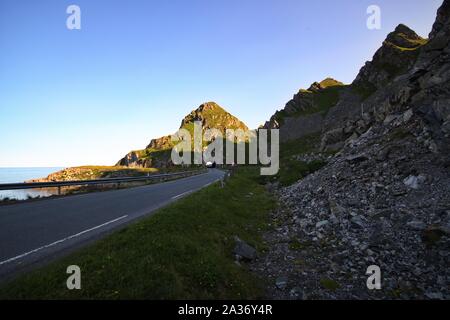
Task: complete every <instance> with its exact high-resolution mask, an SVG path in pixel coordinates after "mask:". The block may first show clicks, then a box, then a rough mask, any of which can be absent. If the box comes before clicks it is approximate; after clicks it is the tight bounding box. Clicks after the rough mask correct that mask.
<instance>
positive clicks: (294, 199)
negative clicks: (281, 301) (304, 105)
mask: <svg viewBox="0 0 450 320" xmlns="http://www.w3.org/2000/svg"><path fill="white" fill-rule="evenodd" d="M294 100H295V98H294ZM288 111H289V110H288ZM308 116H310V115H308ZM302 117H303V119H305V118H306V117H305V116H303V115H302V116H301V117H300V118H302ZM289 118H292V119H296V118H295V116H291V115H290V114H289ZM290 121H291V122H292V121H297V122H298V123H299V124H301V122H300V121H299V120H290ZM289 123H290V122H289V121H285V122H284V123H282V124H279V126H280V128H281V130H283V126H286V125H287V126H289ZM273 125H274V121H273V120H271V121H270V122H269V124H268V126H273ZM317 125H318V126H319V128H316V130H317V132H319V133H320V136H321V144H320V145H318V146H317V149H316V152H320V151H324V150H325V151H326V150H334V151H335V152H336V151H337V153H336V154H335V156H333V157H332V158H331V159H329V162H328V164H327V165H326V166H325V167H323V168H322V169H320V170H318V171H316V172H315V173H313V174H311V175H309V176H307V177H306V178H304V179H302V180H300V181H298V182H296V183H294V184H293V185H291V186H288V187H285V188H277V189H276V191H274V192H276V194H277V195H278V196H279V198H280V204H281V205H280V209H279V210H278V211H277V212H275V213H273V216H272V218H273V225H274V228H273V230H271V231H270V232H268V233H267V234H266V235H265V238H266V241H267V244H268V252H267V254H265V255H263V256H259V258H257V259H256V261H254V262H253V263H252V264H251V268H252V269H253V270H254V271H255V272H257V273H258V274H260V275H262V276H265V277H267V278H268V279H269V280H270V281H269V282H270V283H271V285H270V286H269V288H268V292H267V294H268V296H269V297H272V298H287V299H312V298H316V299H336V298H337V299H381V298H388V299H398V298H400V299H450V269H449V268H448V266H449V265H450V251H449V248H450V238H449V236H450V0H445V1H444V3H443V5H442V6H441V8H440V9H439V11H438V15H437V19H436V23H435V24H434V26H433V29H432V32H431V33H430V35H429V39H428V40H425V39H421V38H420V37H418V36H417V35H416V34H415V33H414V32H413V31H412V30H410V29H409V28H407V27H406V26H404V25H399V26H398V27H397V28H396V30H395V31H394V32H393V33H391V34H389V36H388V37H387V39H386V41H385V42H384V43H383V45H382V47H381V48H380V49H379V50H378V51H377V53H376V54H375V56H374V58H373V60H372V61H371V62H368V63H367V64H366V65H365V66H364V67H363V68H362V69H361V71H360V73H359V74H358V76H357V78H356V79H355V81H354V82H353V83H352V84H351V85H350V86H347V87H344V88H343V89H342V91H341V92H340V93H339V98H338V101H337V102H336V104H335V105H334V106H332V107H331V108H330V109H329V110H328V112H327V114H326V115H322V118H321V119H320V121H317ZM291 129H292V128H291ZM298 130H299V131H301V134H298V135H296V136H293V137H292V136H289V137H287V138H286V137H285V139H286V140H289V139H291V138H294V139H297V138H301V137H304V138H307V136H306V133H304V132H303V131H302V130H304V129H303V128H302V127H299V128H298ZM281 132H283V131H281ZM299 157H300V158H301V157H303V158H314V154H311V155H303V156H299ZM271 188H272V187H271ZM370 265H378V266H379V267H380V268H381V272H382V283H381V284H382V289H381V290H373V291H371V290H368V289H367V287H366V281H367V277H368V276H367V275H366V274H365V273H366V270H367V268H368V267H369V266H370Z"/></svg>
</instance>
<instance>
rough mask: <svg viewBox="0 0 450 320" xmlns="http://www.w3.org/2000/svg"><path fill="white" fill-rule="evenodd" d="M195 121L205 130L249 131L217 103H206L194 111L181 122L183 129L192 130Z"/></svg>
mask: <svg viewBox="0 0 450 320" xmlns="http://www.w3.org/2000/svg"><path fill="white" fill-rule="evenodd" d="M195 121H200V122H201V123H202V127H203V130H205V129H211V128H215V129H218V130H220V131H221V132H225V130H226V129H242V130H248V128H247V126H246V125H245V124H244V123H243V122H242V121H240V120H239V119H238V118H236V117H235V116H233V115H232V114H231V113H229V112H227V111H226V110H225V109H223V108H222V107H221V106H219V105H218V104H217V103H215V102H206V103H203V104H201V105H200V106H199V107H198V108H197V109H195V110H193V111H192V112H191V113H189V114H188V115H187V116H186V117H184V118H183V120H182V121H181V126H180V129H181V128H185V129H188V130H190V129H191V127H192V125H193V123H194V122H195Z"/></svg>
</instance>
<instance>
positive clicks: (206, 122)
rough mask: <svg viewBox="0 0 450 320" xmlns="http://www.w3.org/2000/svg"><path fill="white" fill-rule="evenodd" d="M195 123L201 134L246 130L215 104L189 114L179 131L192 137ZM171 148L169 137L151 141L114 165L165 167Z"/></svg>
mask: <svg viewBox="0 0 450 320" xmlns="http://www.w3.org/2000/svg"><path fill="white" fill-rule="evenodd" d="M196 121H199V122H201V124H202V131H203V132H205V130H207V129H218V130H219V131H220V132H222V134H225V131H226V130H227V129H234V130H236V129H242V130H244V131H247V130H248V128H247V126H246V125H245V124H244V123H243V122H242V121H240V120H239V119H238V118H236V117H235V116H233V115H232V114H230V113H228V112H227V111H226V110H224V109H223V108H222V107H221V106H219V105H218V104H217V103H215V102H206V103H204V104H202V105H200V106H199V107H198V108H197V109H195V110H193V111H192V112H191V113H189V114H188V115H187V116H186V117H184V118H183V120H182V121H181V125H180V129H186V130H188V131H189V132H191V135H192V136H193V128H194V122H196ZM173 146H174V145H173V143H172V137H171V136H170V135H168V136H164V137H161V138H158V139H152V140H151V141H150V143H149V145H148V146H147V147H146V148H145V149H143V150H138V151H131V152H130V153H128V154H127V155H125V157H124V158H122V159H121V160H119V162H118V163H117V164H116V165H117V166H126V167H138V168H150V167H154V168H161V167H167V166H170V165H171V160H170V155H171V150H172V148H173Z"/></svg>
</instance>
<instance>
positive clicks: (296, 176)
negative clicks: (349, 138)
mask: <svg viewBox="0 0 450 320" xmlns="http://www.w3.org/2000/svg"><path fill="white" fill-rule="evenodd" d="M319 145H320V134H312V135H308V136H305V137H302V138H300V139H297V140H292V141H289V142H285V143H282V144H281V145H280V170H279V171H278V173H277V174H276V175H275V176H261V177H260V178H259V180H260V181H261V183H267V182H269V181H270V182H276V181H278V182H279V183H280V184H281V185H282V186H289V185H291V184H293V183H295V182H297V181H298V180H300V179H301V178H304V177H306V176H307V175H308V174H311V173H313V172H315V171H317V170H319V169H320V168H322V167H323V166H325V165H326V162H325V161H321V160H313V161H311V162H305V161H299V160H297V159H295V156H298V155H302V154H305V153H311V152H317V151H318V147H319Z"/></svg>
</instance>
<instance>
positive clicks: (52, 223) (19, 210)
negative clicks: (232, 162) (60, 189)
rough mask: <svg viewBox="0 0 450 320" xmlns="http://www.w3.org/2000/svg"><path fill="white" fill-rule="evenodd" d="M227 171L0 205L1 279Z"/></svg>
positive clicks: (151, 210) (139, 215)
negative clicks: (112, 189)
mask: <svg viewBox="0 0 450 320" xmlns="http://www.w3.org/2000/svg"><path fill="white" fill-rule="evenodd" d="M223 175H224V172H222V171H220V170H216V169H211V170H209V171H208V172H207V173H205V174H200V175H196V176H192V177H188V178H183V179H179V180H174V181H170V182H165V183H159V184H154V185H148V186H142V187H136V188H129V189H122V190H114V191H104V192H96V193H88V194H81V195H75V196H67V197H62V198H55V199H51V198H50V199H45V200H40V201H34V202H25V203H18V204H14V205H5V206H0V281H1V280H5V279H7V278H9V277H11V276H13V275H15V274H16V273H18V272H20V271H25V270H27V269H31V267H33V266H35V265H41V264H45V263H47V262H48V261H51V260H52V259H53V258H56V257H58V256H60V255H63V254H64V253H68V252H70V251H71V250H74V249H76V248H78V247H80V246H82V245H84V244H86V243H90V242H92V241H94V240H96V239H98V238H100V237H102V236H104V235H106V234H108V233H110V232H111V231H113V230H115V229H119V228H120V227H123V226H125V225H126V224H128V223H130V222H131V221H133V220H136V219H138V218H140V217H142V216H147V215H150V214H151V213H152V212H154V211H155V210H156V209H158V208H160V207H162V206H164V205H166V204H168V203H170V202H173V201H176V200H178V199H180V198H182V197H184V196H186V195H188V194H189V193H191V192H193V191H196V190H198V189H201V188H203V187H205V186H207V185H209V184H211V183H213V182H215V181H217V180H219V179H221V178H222V177H223Z"/></svg>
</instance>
